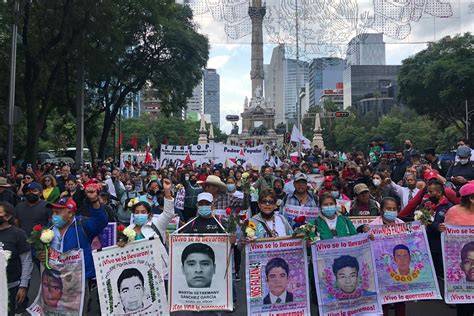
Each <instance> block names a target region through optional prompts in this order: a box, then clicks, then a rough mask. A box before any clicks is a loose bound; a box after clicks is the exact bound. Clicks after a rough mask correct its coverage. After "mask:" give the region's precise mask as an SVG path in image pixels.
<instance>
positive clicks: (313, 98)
mask: <svg viewBox="0 0 474 316" xmlns="http://www.w3.org/2000/svg"><path fill="white" fill-rule="evenodd" d="M345 68H346V61H345V60H344V59H340V58H336V57H323V58H314V59H313V60H312V61H311V63H310V65H309V106H315V105H319V104H320V98H321V93H322V92H323V90H325V89H334V87H335V86H336V84H337V83H338V82H342V78H343V72H344V69H345ZM307 93H308V92H307ZM303 114H304V113H303Z"/></svg>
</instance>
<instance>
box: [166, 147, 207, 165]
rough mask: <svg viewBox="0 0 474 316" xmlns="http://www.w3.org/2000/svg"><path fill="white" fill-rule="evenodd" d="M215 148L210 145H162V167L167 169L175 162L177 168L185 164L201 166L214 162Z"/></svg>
mask: <svg viewBox="0 0 474 316" xmlns="http://www.w3.org/2000/svg"><path fill="white" fill-rule="evenodd" d="M212 151H213V148H212V146H211V145H210V144H203V145H189V146H180V145H164V144H162V145H161V151H160V152H161V155H160V166H161V168H164V167H166V166H167V165H168V164H169V163H170V161H173V163H174V166H175V167H176V168H178V167H181V166H183V165H185V164H191V165H193V164H196V165H201V164H202V163H205V162H206V163H209V161H212V157H213V152H212Z"/></svg>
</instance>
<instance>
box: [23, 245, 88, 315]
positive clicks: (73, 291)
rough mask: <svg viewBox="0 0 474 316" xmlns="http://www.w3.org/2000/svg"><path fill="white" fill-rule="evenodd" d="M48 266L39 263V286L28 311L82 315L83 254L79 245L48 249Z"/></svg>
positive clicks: (39, 313) (41, 313)
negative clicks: (60, 250) (72, 248)
mask: <svg viewBox="0 0 474 316" xmlns="http://www.w3.org/2000/svg"><path fill="white" fill-rule="evenodd" d="M49 267H50V268H51V269H48V268H46V267H45V266H44V264H41V271H40V272H41V274H40V287H39V292H38V296H37V297H36V299H35V301H34V303H33V304H32V305H31V306H30V307H28V309H27V310H28V312H29V313H30V314H31V315H35V316H42V315H66V316H72V315H82V308H83V303H84V288H85V275H84V255H83V253H82V249H79V250H71V251H68V252H64V253H60V252H57V251H54V250H51V249H50V250H49Z"/></svg>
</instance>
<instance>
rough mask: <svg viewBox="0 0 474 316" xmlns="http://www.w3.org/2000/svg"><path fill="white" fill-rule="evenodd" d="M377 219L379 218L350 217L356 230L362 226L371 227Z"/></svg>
mask: <svg viewBox="0 0 474 316" xmlns="http://www.w3.org/2000/svg"><path fill="white" fill-rule="evenodd" d="M376 218H377V216H349V219H350V220H351V222H352V224H354V227H355V228H356V229H357V228H358V227H359V226H362V225H369V224H370V223H371V222H372V221H373V220H374V219H376Z"/></svg>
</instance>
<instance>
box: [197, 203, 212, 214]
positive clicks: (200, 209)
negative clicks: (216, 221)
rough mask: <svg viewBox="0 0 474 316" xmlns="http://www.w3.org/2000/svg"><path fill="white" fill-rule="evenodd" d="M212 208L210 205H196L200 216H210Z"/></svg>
mask: <svg viewBox="0 0 474 316" xmlns="http://www.w3.org/2000/svg"><path fill="white" fill-rule="evenodd" d="M211 213H212V209H211V206H210V205H204V206H198V214H199V216H201V217H210V216H211Z"/></svg>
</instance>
